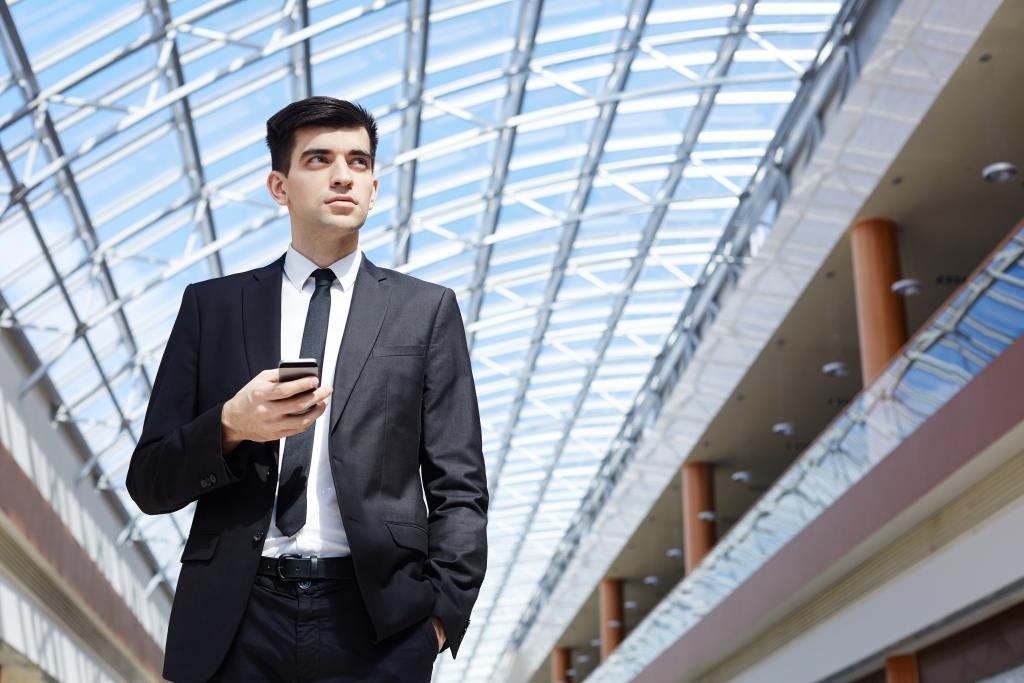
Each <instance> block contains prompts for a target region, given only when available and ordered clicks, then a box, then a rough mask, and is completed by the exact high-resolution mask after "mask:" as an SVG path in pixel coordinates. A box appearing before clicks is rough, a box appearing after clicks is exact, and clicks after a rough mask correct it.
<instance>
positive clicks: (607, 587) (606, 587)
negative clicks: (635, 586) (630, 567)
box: [598, 579, 624, 662]
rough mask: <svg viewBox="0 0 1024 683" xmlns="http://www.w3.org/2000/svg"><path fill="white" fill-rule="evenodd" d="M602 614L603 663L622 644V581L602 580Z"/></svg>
mask: <svg viewBox="0 0 1024 683" xmlns="http://www.w3.org/2000/svg"><path fill="white" fill-rule="evenodd" d="M598 602H599V603H600V609H599V612H600V614H601V661H602V662H603V661H604V660H606V659H608V657H609V655H611V653H612V652H614V651H615V648H617V647H618V646H619V643H621V642H622V631H623V626H624V624H623V620H622V579H602V580H601V589H600V592H599V593H598Z"/></svg>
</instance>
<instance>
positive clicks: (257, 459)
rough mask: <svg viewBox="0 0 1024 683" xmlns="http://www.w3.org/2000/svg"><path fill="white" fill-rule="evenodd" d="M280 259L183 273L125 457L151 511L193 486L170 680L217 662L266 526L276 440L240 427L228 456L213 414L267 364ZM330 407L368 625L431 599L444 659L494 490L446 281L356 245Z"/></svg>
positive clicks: (164, 509)
mask: <svg viewBox="0 0 1024 683" xmlns="http://www.w3.org/2000/svg"><path fill="white" fill-rule="evenodd" d="M283 269H284V257H283V256H282V257H281V258H280V259H278V260H277V261H275V262H274V263H272V264H270V265H268V266H265V267H263V268H259V269H257V270H252V271H249V272H245V273H241V274H237V275H230V276H226V277H222V278H216V279H213V280H207V281H205V282H200V283H198V284H191V285H189V286H188V287H186V288H185V292H184V295H183V297H182V303H181V310H180V311H179V312H178V317H177V320H176V321H175V323H174V327H173V329H172V330H171V335H170V337H169V338H168V341H167V348H166V350H165V351H164V355H163V359H162V360H161V362H160V368H159V370H158V371H157V376H156V380H155V382H154V385H153V393H152V396H151V397H150V401H149V407H148V409H147V412H146V419H145V423H144V426H143V430H142V437H141V439H140V440H139V443H138V446H137V447H136V448H135V452H134V453H133V454H132V459H131V464H130V465H129V468H128V479H127V485H128V492H129V493H130V494H131V496H132V498H133V499H134V500H135V502H136V503H137V504H138V506H139V508H140V509H141V510H142V511H143V512H145V513H147V514H163V513H168V512H172V511H174V510H178V509H180V508H182V507H184V506H185V505H187V504H189V503H190V502H192V501H194V500H197V501H198V504H197V506H196V511H195V517H194V519H193V522H192V528H191V530H190V531H189V536H188V541H187V543H186V544H185V550H184V552H183V553H182V556H181V562H182V567H181V573H180V575H179V578H178V587H177V592H176V594H175V597H174V603H173V607H172V609H171V617H170V623H169V626H168V631H167V646H166V652H165V660H164V676H166V677H167V678H168V679H171V680H175V681H201V680H205V679H207V678H208V677H210V676H211V675H212V674H213V673H214V671H215V670H216V669H217V667H218V666H219V665H220V663H221V661H222V659H223V657H224V654H225V653H226V651H227V649H228V646H229V645H230V643H231V640H232V638H233V637H234V633H235V631H236V629H237V627H238V624H239V622H240V620H241V617H242V613H243V611H244V610H245V606H246V600H247V598H248V596H249V590H250V588H251V587H252V584H253V579H254V577H255V574H256V568H257V563H258V560H259V557H260V554H261V551H262V548H263V539H264V538H265V536H266V533H267V529H268V528H269V525H270V521H271V519H270V517H271V511H272V507H273V502H274V493H275V490H276V484H277V448H278V442H277V441H276V440H274V441H272V442H266V443H258V442H252V441H243V442H242V443H241V444H239V446H238V447H237V448H236V449H235V450H234V451H232V452H231V453H229V454H227V455H224V453H223V452H222V448H221V422H220V415H221V408H222V406H223V405H224V402H225V401H227V400H228V399H229V398H231V397H232V396H233V395H234V394H235V393H236V392H237V391H238V390H239V389H240V388H241V387H242V386H244V385H245V384H246V383H248V382H249V380H250V379H251V378H252V377H254V376H255V375H256V374H258V373H259V372H261V371H262V370H265V369H268V368H276V367H277V363H278V360H279V358H280V337H281V333H280V325H281V277H282V273H283ZM329 419H330V434H329V437H328V443H329V447H328V448H329V453H330V465H331V472H332V475H333V477H334V484H335V489H336V491H337V495H338V501H339V506H340V508H341V514H342V521H343V523H344V526H345V531H346V533H347V535H348V540H349V544H350V547H351V551H352V559H353V562H354V565H355V572H356V580H357V583H358V585H359V590H360V593H361V594H362V597H363V600H364V601H365V603H366V607H367V610H368V611H369V614H370V618H371V620H372V621H373V625H374V630H375V632H376V633H375V635H376V638H377V640H380V639H382V638H386V637H387V636H389V635H391V634H394V633H396V632H398V631H400V630H402V629H404V628H407V627H409V626H410V625H412V624H413V623H415V622H417V621H422V620H423V619H425V618H426V617H427V616H429V615H431V614H434V615H436V616H437V617H439V618H440V620H441V622H442V623H443V624H444V627H445V631H446V634H447V644H446V647H450V648H451V652H452V656H453V657H454V656H456V654H457V652H458V648H459V643H460V641H461V640H462V637H463V635H464V634H465V632H466V628H467V626H468V625H469V615H470V610H471V609H472V607H473V603H474V602H475V601H476V597H477V593H478V591H479V587H480V584H481V582H482V581H483V576H484V569H485V565H486V558H487V536H486V514H487V503H488V493H487V484H486V477H485V470H484V460H483V454H482V450H481V434H480V416H479V410H478V407H477V400H476V390H475V387H474V384H473V376H472V370H471V367H470V361H469V352H468V349H467V346H466V337H465V330H464V327H463V324H462V317H461V315H460V313H459V308H458V304H457V302H456V300H455V295H454V293H453V292H452V291H451V290H450V289H448V288H445V287H441V286H439V285H435V284H431V283H429V282H424V281H422V280H418V279H416V278H414V277H411V276H408V275H404V274H401V273H398V272H395V271H393V270H388V269H385V268H378V267H377V266H375V265H373V264H372V263H371V262H370V261H369V260H367V259H366V258H365V256H364V258H363V260H362V264H361V265H360V268H359V272H358V274H357V276H356V281H355V286H354V289H353V293H352V302H351V308H350V311H349V317H348V321H347V324H346V327H345V333H344V336H343V338H342V341H341V348H340V351H339V355H338V363H337V369H336V371H335V375H334V393H333V397H332V405H331V414H330V418H329ZM421 468H422V488H421V476H420V471H421ZM424 492H425V494H426V502H427V507H429V514H428V510H427V507H425V506H424ZM338 618H339V619H344V618H345V615H342V614H339V615H338Z"/></svg>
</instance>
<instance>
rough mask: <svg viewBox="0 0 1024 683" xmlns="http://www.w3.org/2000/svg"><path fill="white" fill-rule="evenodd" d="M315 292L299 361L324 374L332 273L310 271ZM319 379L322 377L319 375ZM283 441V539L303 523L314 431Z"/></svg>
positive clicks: (279, 519) (280, 495) (280, 511)
mask: <svg viewBox="0 0 1024 683" xmlns="http://www.w3.org/2000/svg"><path fill="white" fill-rule="evenodd" d="M313 278H314V279H315V280H316V290H314V292H313V297H312V298H311V299H310V300H309V309H308V310H307V311H306V326H305V328H304V329H303V330H302V348H301V350H300V351H299V357H300V358H316V361H317V367H318V368H319V369H320V371H321V372H322V371H323V366H324V347H325V346H326V345H327V320H328V318H329V317H330V315H331V283H332V282H334V271H332V270H331V269H329V268H318V269H316V270H314V271H313ZM321 376H322V375H321ZM315 427H316V425H315V424H313V425H310V426H309V428H308V429H307V430H306V431H304V432H299V433H298V434H295V435H293V436H289V437H288V438H286V439H285V440H284V458H282V461H281V483H280V485H279V486H278V489H277V528H278V529H280V530H281V533H282V534H284V535H285V536H293V535H295V533H296V532H297V531H298V530H299V529H301V528H302V526H303V525H304V524H305V523H306V480H307V479H309V461H310V458H311V457H312V455H313V430H314V429H315Z"/></svg>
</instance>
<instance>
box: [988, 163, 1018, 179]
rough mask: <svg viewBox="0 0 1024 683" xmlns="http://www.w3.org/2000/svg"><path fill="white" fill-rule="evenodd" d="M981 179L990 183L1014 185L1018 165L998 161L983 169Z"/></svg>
mask: <svg viewBox="0 0 1024 683" xmlns="http://www.w3.org/2000/svg"><path fill="white" fill-rule="evenodd" d="M981 177H982V178H984V179H985V180H987V181H988V182H990V183H1012V182H1013V181H1014V180H1016V178H1017V165H1016V164H1013V163H1011V162H1009V161H997V162H995V163H994V164H989V165H988V166H986V167H985V168H984V169H982V171H981Z"/></svg>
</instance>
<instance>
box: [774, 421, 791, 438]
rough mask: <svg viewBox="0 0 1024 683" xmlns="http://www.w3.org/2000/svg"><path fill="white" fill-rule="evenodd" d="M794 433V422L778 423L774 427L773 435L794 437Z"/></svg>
mask: <svg viewBox="0 0 1024 683" xmlns="http://www.w3.org/2000/svg"><path fill="white" fill-rule="evenodd" d="M794 431H796V430H795V429H794V427H793V423H792V422H776V423H775V424H773V425H772V434H778V435H779V436H793V432H794Z"/></svg>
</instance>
